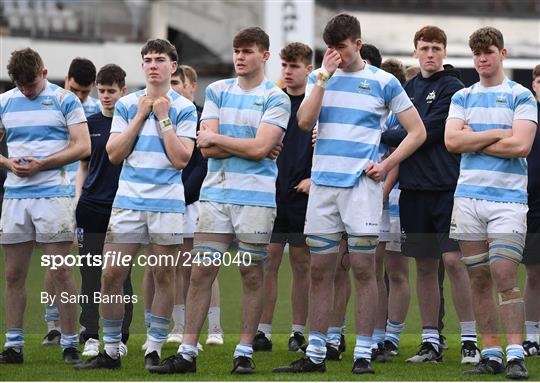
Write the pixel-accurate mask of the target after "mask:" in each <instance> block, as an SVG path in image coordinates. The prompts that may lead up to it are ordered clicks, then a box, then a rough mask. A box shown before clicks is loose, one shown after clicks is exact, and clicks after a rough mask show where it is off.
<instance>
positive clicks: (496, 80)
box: [480, 68, 506, 87]
mask: <svg viewBox="0 0 540 383" xmlns="http://www.w3.org/2000/svg"><path fill="white" fill-rule="evenodd" d="M505 77H506V76H505V75H504V71H503V69H502V68H501V69H500V70H499V71H498V72H497V73H496V74H495V75H493V76H489V77H482V76H480V85H482V86H485V87H491V86H497V85H501V84H502V83H503V81H504V79H505Z"/></svg>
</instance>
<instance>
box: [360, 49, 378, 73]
mask: <svg viewBox="0 0 540 383" xmlns="http://www.w3.org/2000/svg"><path fill="white" fill-rule="evenodd" d="M360 56H362V58H363V59H366V60H368V61H369V62H370V64H371V65H373V66H375V67H377V68H380V67H381V63H382V57H381V52H379V49H378V48H377V47H376V46H375V45H373V44H362V48H360Z"/></svg>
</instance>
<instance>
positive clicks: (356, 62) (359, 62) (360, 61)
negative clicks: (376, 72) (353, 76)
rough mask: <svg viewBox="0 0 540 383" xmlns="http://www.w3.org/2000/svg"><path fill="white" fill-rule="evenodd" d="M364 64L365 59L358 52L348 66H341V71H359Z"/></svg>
mask: <svg viewBox="0 0 540 383" xmlns="http://www.w3.org/2000/svg"><path fill="white" fill-rule="evenodd" d="M365 66H366V63H365V61H364V60H363V59H362V57H361V56H360V53H358V55H357V57H356V60H354V61H353V62H352V63H351V64H350V65H349V66H348V67H346V68H342V70H343V72H359V71H361V70H362V69H364V68H365Z"/></svg>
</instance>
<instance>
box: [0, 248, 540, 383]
mask: <svg viewBox="0 0 540 383" xmlns="http://www.w3.org/2000/svg"><path fill="white" fill-rule="evenodd" d="M39 254H40V253H39V251H36V255H35V256H34V258H33V262H32V267H31V271H30V273H29V276H28V282H27V286H28V289H27V291H28V294H27V295H28V303H27V310H26V316H25V333H26V346H25V348H24V353H25V355H24V356H25V363H24V364H23V365H2V366H1V367H0V381H6V380H9V381H13V380H25V381H36V380H47V381H57V380H70V381H72V380H80V381H141V380H204V381H217V380H234V381H239V380H247V381H254V380H256V381H273V380H281V381H282V380H309V381H325V380H334V381H350V380H353V379H355V380H356V379H357V377H356V376H353V375H352V374H351V372H350V370H351V368H352V351H353V348H354V316H353V309H354V307H353V302H352V300H351V303H350V305H349V307H348V315H347V351H346V352H345V353H344V355H343V360H342V361H341V362H328V363H327V370H328V372H327V373H326V374H315V375H314V374H309V375H292V374H287V375H283V374H272V373H271V370H272V368H273V367H276V366H279V365H284V364H288V363H289V362H291V361H293V360H295V359H296V358H298V357H299V356H300V354H297V353H291V352H288V351H287V339H288V333H289V332H290V304H289V298H288V297H289V296H290V268H289V266H288V260H287V259H284V262H283V264H282V269H281V272H280V279H279V281H280V282H279V283H280V294H279V298H278V302H277V307H276V312H275V319H274V331H273V343H274V351H273V352H271V353H256V355H255V363H256V369H257V373H256V375H253V376H247V377H242V376H238V375H231V374H230V373H229V372H230V370H231V368H232V353H233V351H234V347H235V345H236V343H237V341H238V332H239V327H240V296H239V295H238V294H237V292H238V291H240V290H241V284H240V277H239V273H238V270H236V268H235V267H228V268H222V270H221V271H220V276H219V278H220V285H221V316H222V325H223V328H224V331H225V344H224V345H223V346H214V347H210V346H206V347H205V350H204V351H203V352H202V353H201V354H200V357H199V359H198V366H197V374H190V375H187V376H182V375H165V376H163V375H160V376H155V375H150V374H149V373H148V372H147V371H145V370H144V368H143V357H144V353H143V352H142V351H141V350H140V346H141V345H142V343H143V342H144V340H145V336H146V335H145V329H144V323H143V322H144V321H143V310H144V305H143V301H142V294H141V286H140V281H141V280H142V269H141V268H139V267H137V268H134V269H133V275H132V277H133V281H134V288H135V294H138V296H139V302H138V303H137V304H135V313H134V321H133V324H132V328H131V332H132V335H131V337H130V340H129V343H128V346H129V355H128V356H127V357H125V358H123V359H122V368H121V369H120V370H116V371H101V370H97V371H95V370H94V371H74V370H73V369H72V368H71V367H70V366H66V365H65V364H64V363H63V362H62V361H61V354H60V349H59V347H52V348H45V347H43V346H41V338H42V336H43V335H44V334H45V332H46V325H45V323H44V321H43V314H44V309H43V305H42V304H40V303H39V296H40V292H41V291H42V290H43V273H44V269H43V268H42V267H40V265H39ZM3 262H4V259H3V257H1V256H0V271H1V273H2V274H1V275H3V270H4V264H3ZM411 266H414V265H413V264H412V263H411ZM523 274H524V273H523V270H522V272H521V276H522V277H523ZM75 275H76V277H77V280H79V279H80V278H79V273H78V271H76V272H75ZM522 283H523V281H522ZM3 289H4V282H3V281H2V283H1V286H0V307H2V309H1V310H2V315H0V328H1V329H2V330H3V329H5V315H4V313H3V311H4V308H3V307H4V306H3V304H4V303H3V299H4V292H3ZM411 289H412V292H413V293H412V294H411V306H410V309H409V313H408V316H407V320H406V331H405V333H404V334H403V335H402V343H401V347H400V351H401V355H400V356H398V357H396V358H395V360H394V362H393V363H388V364H375V365H374V368H375V370H376V374H375V375H372V376H362V377H361V380H378V381H382V380H390V381H393V380H403V381H420V380H423V381H433V380H438V381H453V380H459V381H463V380H479V378H478V377H468V376H467V375H463V374H462V371H464V369H465V368H463V367H462V366H461V365H460V352H459V351H460V346H459V324H458V321H457V319H456V314H455V311H454V309H453V307H452V304H451V299H450V296H449V292H450V288H449V286H448V281H447V280H446V281H445V296H446V317H445V324H446V327H445V330H444V332H443V333H444V334H445V335H446V336H447V339H448V343H449V346H450V348H449V350H446V351H445V352H444V361H443V363H441V364H437V365H435V364H423V365H411V364H406V363H405V359H406V358H407V357H409V356H411V355H412V354H414V353H415V352H416V351H417V348H418V344H419V343H420V330H421V324H420V320H419V313H418V305H417V301H416V294H415V287H414V267H411ZM205 329H206V325H205ZM204 340H206V335H202V337H201V343H203V344H204ZM2 341H3V339H2ZM176 349H177V346H173V345H166V346H165V347H164V350H163V356H169V355H172V354H174V353H175V352H176ZM527 365H528V368H529V372H530V374H531V379H533V380H538V379H539V377H540V374H539V373H538V371H539V370H540V358H533V359H528V360H527ZM480 380H504V377H503V376H496V377H491V376H490V377H481V379H480Z"/></svg>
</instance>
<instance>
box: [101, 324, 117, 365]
mask: <svg viewBox="0 0 540 383" xmlns="http://www.w3.org/2000/svg"><path fill="white" fill-rule="evenodd" d="M121 340H122V319H105V318H103V343H105V352H106V353H107V355H109V356H110V357H111V358H114V359H117V358H119V357H120V355H119V351H118V348H119V347H120V341H121Z"/></svg>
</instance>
